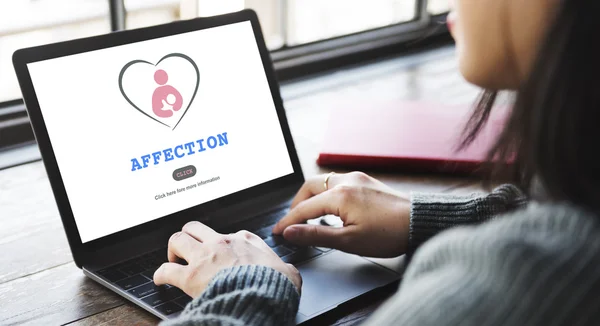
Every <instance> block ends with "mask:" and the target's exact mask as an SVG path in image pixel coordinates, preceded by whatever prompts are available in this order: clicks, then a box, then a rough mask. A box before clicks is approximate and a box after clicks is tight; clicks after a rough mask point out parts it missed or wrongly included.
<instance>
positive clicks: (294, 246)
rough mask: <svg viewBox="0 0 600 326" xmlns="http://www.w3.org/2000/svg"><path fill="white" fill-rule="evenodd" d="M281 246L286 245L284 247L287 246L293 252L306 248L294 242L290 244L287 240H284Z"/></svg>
mask: <svg viewBox="0 0 600 326" xmlns="http://www.w3.org/2000/svg"><path fill="white" fill-rule="evenodd" d="M283 246H284V247H286V248H288V249H289V250H291V251H293V252H296V251H299V250H302V249H304V248H306V247H300V246H297V245H295V244H291V243H289V242H285V243H284V245H283Z"/></svg>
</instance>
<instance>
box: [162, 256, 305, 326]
mask: <svg viewBox="0 0 600 326" xmlns="http://www.w3.org/2000/svg"><path fill="white" fill-rule="evenodd" d="M299 302H300V295H299V294H298V291H296V288H295V286H294V284H293V283H292V282H290V280H289V279H288V278H287V277H286V276H285V275H283V274H282V273H280V272H278V271H276V270H274V269H272V268H268V267H264V266H236V267H232V268H228V269H225V270H222V271H220V272H219V273H218V274H217V275H216V276H215V277H214V278H213V280H212V281H211V282H210V284H209V286H208V287H207V289H206V290H205V291H204V292H203V293H202V295H201V296H199V297H198V298H196V299H195V300H194V301H192V302H191V303H190V304H188V306H187V307H186V309H185V310H184V311H183V313H182V314H181V315H179V316H178V317H177V318H176V319H174V320H171V321H168V322H165V323H163V324H162V325H163V326H183V325H190V326H191V325H194V326H200V325H220V326H225V325H231V326H234V325H235V326H245V325H295V319H296V313H297V312H298V304H299Z"/></svg>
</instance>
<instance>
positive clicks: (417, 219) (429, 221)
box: [407, 184, 527, 256]
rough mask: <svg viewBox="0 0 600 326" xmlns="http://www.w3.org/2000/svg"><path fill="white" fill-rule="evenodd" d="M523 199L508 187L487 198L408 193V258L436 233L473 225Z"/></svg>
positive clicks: (511, 208)
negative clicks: (409, 205) (409, 198)
mask: <svg viewBox="0 0 600 326" xmlns="http://www.w3.org/2000/svg"><path fill="white" fill-rule="evenodd" d="M526 202H527V198H526V197H525V195H524V194H523V192H522V191H521V190H520V189H519V188H517V187H515V186H513V185H510V184H505V185H502V186H499V187H497V188H496V189H494V190H493V191H492V192H491V193H489V194H487V195H482V194H471V195H452V194H430V193H412V195H411V207H410V225H409V236H408V251H407V254H408V255H409V256H410V255H412V253H414V251H415V250H416V249H417V248H418V247H419V246H420V245H421V244H423V243H424V242H425V241H427V240H429V239H431V237H433V236H434V235H436V234H438V233H439V232H441V231H443V230H446V229H449V228H452V227H455V226H461V225H473V224H479V223H481V222H484V221H487V220H489V219H491V218H494V217H496V216H498V215H500V214H503V213H506V212H508V211H511V210H514V209H515V208H519V207H522V206H524V205H525V204H526Z"/></svg>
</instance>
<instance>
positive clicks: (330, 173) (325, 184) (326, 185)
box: [323, 172, 335, 191]
mask: <svg viewBox="0 0 600 326" xmlns="http://www.w3.org/2000/svg"><path fill="white" fill-rule="evenodd" d="M334 174H335V172H329V174H327V176H326V177H325V181H324V182H323V187H324V188H325V191H327V190H328V189H329V185H328V183H329V178H330V177H331V176H332V175H334Z"/></svg>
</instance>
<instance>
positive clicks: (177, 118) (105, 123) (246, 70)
mask: <svg viewBox="0 0 600 326" xmlns="http://www.w3.org/2000/svg"><path fill="white" fill-rule="evenodd" d="M28 69H29V72H30V75H31V79H32V82H33V86H34V89H35V92H36V94H37V98H38V102H39V106H40V109H41V112H42V115H43V118H44V120H45V123H46V128H47V130H48V134H49V138H50V141H51V143H52V147H53V150H54V154H55V157H56V161H57V164H58V167H59V170H60V174H61V176H62V179H63V183H64V186H65V189H66V193H67V196H68V198H69V202H70V205H71V208H72V211H73V215H74V218H75V222H76V224H77V228H78V230H79V234H80V236H81V240H82V242H83V243H86V242H89V241H92V240H95V239H98V238H101V237H105V236H108V235H110V234H113V233H116V232H119V231H121V230H124V229H127V228H131V227H134V226H136V225H140V224H142V223H145V222H149V221H151V220H155V219H158V218H160V217H163V216H166V215H169V214H172V213H175V212H178V211H181V210H184V209H187V208H190V207H193V206H196V205H199V204H202V203H205V202H208V201H211V200H214V199H217V198H220V197H222V196H226V195H229V194H232V193H234V192H238V191H241V190H244V189H247V188H250V187H253V186H256V185H259V184H262V183H265V182H268V181H271V180H274V179H277V178H280V177H283V176H286V175H289V174H292V173H293V172H294V169H293V166H292V162H291V160H290V155H289V153H288V150H287V147H286V143H285V140H284V136H283V132H282V129H281V126H280V123H279V120H278V116H277V112H276V109H275V104H274V102H273V99H272V95H271V92H270V89H269V84H268V81H267V77H266V75H265V71H264V67H263V64H262V60H261V57H260V53H259V49H258V46H257V44H256V39H255V37H254V32H253V30H252V25H251V23H250V22H249V21H247V22H241V23H236V24H231V25H225V26H219V27H214V28H210V29H205V30H199V31H194V32H188V33H183V34H177V35H173V36H168V37H163V38H157V39H152V40H148V41H143V42H137V43H132V44H127V45H121V46H116V47H111V48H105V49H101V50H96V51H90V52H85V53H80V54H75V55H70V56H65V57H60V58H55V59H50V60H45V61H39V62H34V63H30V64H28Z"/></svg>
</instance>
